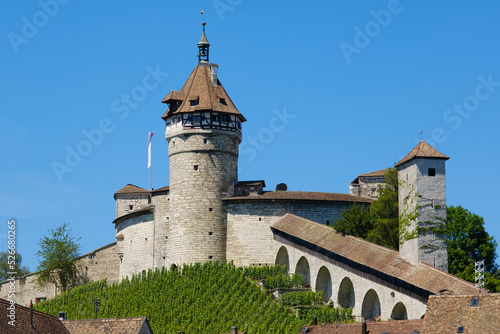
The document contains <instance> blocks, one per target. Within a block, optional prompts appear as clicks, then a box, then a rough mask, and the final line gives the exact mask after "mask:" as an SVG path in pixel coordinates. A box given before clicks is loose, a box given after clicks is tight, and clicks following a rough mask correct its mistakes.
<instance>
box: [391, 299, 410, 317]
mask: <svg viewBox="0 0 500 334" xmlns="http://www.w3.org/2000/svg"><path fill="white" fill-rule="evenodd" d="M391 319H394V320H406V319H408V312H406V306H405V305H404V304H403V303H402V302H398V303H397V304H396V305H395V306H394V308H393V309H392V313H391Z"/></svg>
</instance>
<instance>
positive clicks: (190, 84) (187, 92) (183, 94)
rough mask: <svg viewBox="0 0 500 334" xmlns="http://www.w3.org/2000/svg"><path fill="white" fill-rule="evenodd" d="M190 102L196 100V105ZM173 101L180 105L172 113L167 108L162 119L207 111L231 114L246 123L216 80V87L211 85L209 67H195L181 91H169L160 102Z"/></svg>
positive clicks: (170, 109)
mask: <svg viewBox="0 0 500 334" xmlns="http://www.w3.org/2000/svg"><path fill="white" fill-rule="evenodd" d="M220 99H224V100H225V103H224V104H223V103H221V102H220ZM192 100H197V101H198V103H197V104H196V105H194V106H192V105H191V102H190V101H192ZM173 101H181V105H180V106H179V107H178V108H177V109H175V110H174V111H172V108H169V109H168V110H167V111H166V112H165V114H163V116H162V118H163V119H166V118H167V117H170V116H172V115H175V114H180V113H187V112H196V111H207V110H209V111H215V112H222V113H226V114H233V115H236V116H237V117H238V118H239V119H240V121H242V122H244V121H246V119H245V117H243V115H242V114H240V112H239V111H238V109H237V108H236V106H235V105H234V103H233V101H231V98H230V97H229V95H228V94H227V92H226V90H225V89H224V87H222V85H221V83H220V81H219V80H217V85H213V84H212V79H211V73H210V66H196V67H195V68H194V70H193V72H191V75H190V76H189V78H188V79H187V81H186V83H185V84H184V86H183V87H182V89H181V90H180V91H171V92H170V93H168V95H167V96H166V97H165V98H164V99H163V100H162V101H161V102H163V103H171V102H173Z"/></svg>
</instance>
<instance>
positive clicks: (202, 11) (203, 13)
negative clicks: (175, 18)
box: [200, 10, 205, 22]
mask: <svg viewBox="0 0 500 334" xmlns="http://www.w3.org/2000/svg"><path fill="white" fill-rule="evenodd" d="M200 13H201V15H203V22H205V11H204V10H201V11H200Z"/></svg>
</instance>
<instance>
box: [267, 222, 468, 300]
mask: <svg viewBox="0 0 500 334" xmlns="http://www.w3.org/2000/svg"><path fill="white" fill-rule="evenodd" d="M271 228H272V230H273V231H274V230H278V231H280V232H281V233H285V234H287V235H290V236H292V237H295V238H298V239H301V240H303V241H306V242H308V243H310V244H313V245H315V247H320V248H323V249H325V250H327V251H330V252H332V253H335V254H338V255H340V256H341V257H343V258H345V259H348V260H350V261H353V262H355V263H358V264H361V265H363V266H365V267H369V268H372V269H374V270H376V271H378V272H380V273H383V274H385V275H388V276H391V277H394V278H397V279H400V280H402V281H405V282H407V283H409V284H411V285H413V286H415V287H418V288H420V289H423V290H425V291H428V292H430V293H433V294H439V293H440V292H441V291H443V290H447V291H450V292H452V293H461V294H463V293H474V292H475V291H476V288H475V287H474V285H473V284H471V283H469V282H467V281H464V280H462V279H460V278H458V277H456V276H454V275H452V274H449V273H447V272H445V271H442V270H439V269H437V268H434V267H433V266H431V265H428V264H426V263H423V262H420V263H418V265H417V264H414V263H411V262H410V261H408V260H406V259H405V258H403V257H401V256H399V253H398V252H397V251H395V250H392V249H389V248H386V247H382V246H379V245H376V244H374V243H371V242H368V241H366V240H362V239H359V238H356V237H353V236H349V235H344V234H342V233H339V232H337V231H335V230H334V229H332V228H331V227H329V226H326V225H324V224H319V223H316V222H313V221H311V220H308V219H305V218H302V217H298V216H295V215H292V214H290V213H287V214H286V215H284V216H283V217H282V218H280V219H279V220H278V221H277V222H276V223H274V224H273V225H272V227H271Z"/></svg>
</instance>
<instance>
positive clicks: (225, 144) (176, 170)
mask: <svg viewBox="0 0 500 334" xmlns="http://www.w3.org/2000/svg"><path fill="white" fill-rule="evenodd" d="M209 46H210V44H209V43H208V40H207V38H206V36H205V23H204V22H203V34H202V37H201V40H200V42H199V43H198V49H199V53H198V58H199V60H198V66H196V67H195V68H194V70H193V72H192V73H191V75H190V76H189V78H188V79H187V81H186V83H185V84H184V86H183V87H182V89H181V90H180V91H175V90H174V91H171V92H170V93H169V94H168V95H167V96H166V97H165V98H164V99H163V101H162V102H163V103H167V104H168V110H167V111H166V112H165V114H164V115H163V116H162V118H163V119H164V120H165V122H166V129H165V137H166V139H167V141H168V155H169V159H170V212H171V215H170V217H169V221H168V225H169V231H168V241H167V257H168V259H167V264H169V263H170V264H176V265H179V264H182V263H193V262H205V261H209V260H224V259H225V258H226V224H227V212H226V208H225V206H224V205H223V202H222V199H223V198H224V197H227V196H231V195H232V194H233V190H234V183H235V182H236V181H237V176H238V145H239V143H240V142H241V123H242V122H244V121H245V118H244V117H243V115H241V114H240V112H239V111H238V109H236V107H235V106H234V104H233V102H232V101H231V98H230V97H229V95H228V94H227V93H226V91H225V90H224V88H223V87H222V85H221V83H220V81H219V80H218V78H217V70H218V66H217V65H216V64H210V63H209V62H208V51H209Z"/></svg>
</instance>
